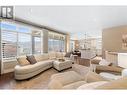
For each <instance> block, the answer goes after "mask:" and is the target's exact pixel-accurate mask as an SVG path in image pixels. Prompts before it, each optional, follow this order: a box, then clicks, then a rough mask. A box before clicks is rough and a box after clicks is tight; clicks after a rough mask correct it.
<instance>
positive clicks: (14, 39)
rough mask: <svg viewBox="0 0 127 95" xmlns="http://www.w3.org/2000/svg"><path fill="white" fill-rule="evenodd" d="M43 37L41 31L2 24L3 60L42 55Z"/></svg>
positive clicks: (18, 25) (11, 24)
mask: <svg viewBox="0 0 127 95" xmlns="http://www.w3.org/2000/svg"><path fill="white" fill-rule="evenodd" d="M33 31H36V32H33ZM38 31H39V32H38ZM41 35H42V31H41V30H40V29H35V28H33V27H30V26H26V25H22V24H21V25H20V24H16V23H10V22H2V23H1V48H2V53H1V55H2V58H3V59H10V58H15V57H17V56H22V55H28V54H39V53H42V50H43V49H42V36H41Z"/></svg>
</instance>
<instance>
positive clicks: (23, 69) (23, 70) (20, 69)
mask: <svg viewBox="0 0 127 95" xmlns="http://www.w3.org/2000/svg"><path fill="white" fill-rule="evenodd" d="M46 66H49V67H52V60H46V61H41V62H37V63H36V64H33V65H26V66H16V67H15V73H17V74H28V73H32V72H34V71H37V70H39V69H43V68H45V67H46Z"/></svg>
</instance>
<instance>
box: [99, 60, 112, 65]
mask: <svg viewBox="0 0 127 95" xmlns="http://www.w3.org/2000/svg"><path fill="white" fill-rule="evenodd" d="M110 64H111V63H110V62H108V61H106V60H105V59H102V60H101V61H100V62H99V65H103V66H109V65H110Z"/></svg>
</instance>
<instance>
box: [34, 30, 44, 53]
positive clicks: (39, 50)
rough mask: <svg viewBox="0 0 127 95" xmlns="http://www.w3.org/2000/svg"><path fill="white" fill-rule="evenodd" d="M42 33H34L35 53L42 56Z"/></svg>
mask: <svg viewBox="0 0 127 95" xmlns="http://www.w3.org/2000/svg"><path fill="white" fill-rule="evenodd" d="M41 38H42V33H41V32H40V31H37V32H33V38H32V39H33V53H34V54H41V53H42V49H43V48H42V39H41Z"/></svg>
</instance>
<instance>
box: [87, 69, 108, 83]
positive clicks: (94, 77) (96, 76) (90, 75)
mask: <svg viewBox="0 0 127 95" xmlns="http://www.w3.org/2000/svg"><path fill="white" fill-rule="evenodd" d="M86 81H87V82H88V83H90V82H97V81H107V79H105V78H103V77H101V76H100V75H99V74H97V73H95V72H91V71H89V72H88V73H87V75H86Z"/></svg>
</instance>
